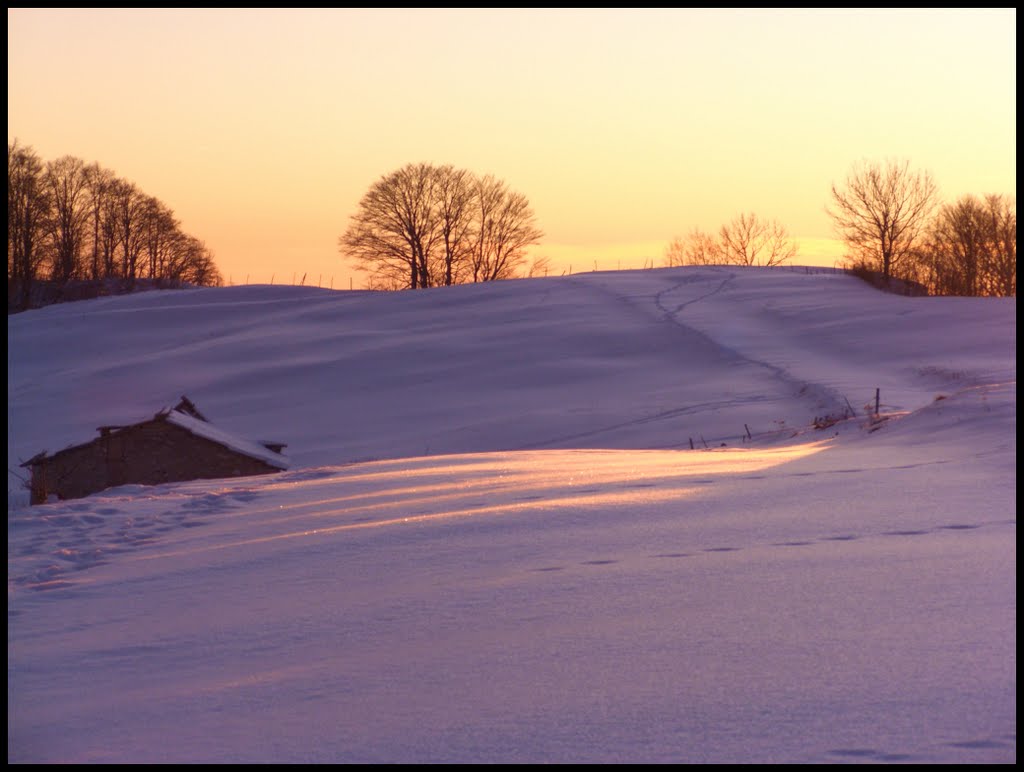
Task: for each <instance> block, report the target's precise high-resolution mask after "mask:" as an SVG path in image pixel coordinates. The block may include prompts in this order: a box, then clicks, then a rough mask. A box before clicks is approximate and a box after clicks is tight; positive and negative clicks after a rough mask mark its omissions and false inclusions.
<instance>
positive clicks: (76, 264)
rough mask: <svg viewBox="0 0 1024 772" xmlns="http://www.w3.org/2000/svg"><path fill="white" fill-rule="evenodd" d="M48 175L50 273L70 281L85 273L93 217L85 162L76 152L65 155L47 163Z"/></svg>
mask: <svg viewBox="0 0 1024 772" xmlns="http://www.w3.org/2000/svg"><path fill="white" fill-rule="evenodd" d="M45 179H46V187H47V191H48V193H49V198H50V207H51V208H50V216H49V217H48V218H47V235H48V237H49V242H50V256H51V261H52V268H51V271H50V276H51V278H52V279H53V280H55V281H58V282H66V281H69V280H70V279H74V278H79V277H80V276H81V274H82V264H81V251H82V246H83V244H84V242H85V238H86V235H87V230H86V227H87V224H88V217H89V212H88V208H87V207H88V190H87V179H86V173H85V164H84V163H83V162H82V160H81V159H79V158H75V157H74V156H70V155H66V156H62V157H61V158H58V159H57V160H56V161H50V162H48V163H47V164H46V174H45Z"/></svg>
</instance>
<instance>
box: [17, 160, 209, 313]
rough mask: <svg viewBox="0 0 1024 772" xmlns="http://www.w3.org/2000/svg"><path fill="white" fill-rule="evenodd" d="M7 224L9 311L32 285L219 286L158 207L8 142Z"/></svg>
mask: <svg viewBox="0 0 1024 772" xmlns="http://www.w3.org/2000/svg"><path fill="white" fill-rule="evenodd" d="M7 222H8V227H7V277H8V289H9V293H8V294H9V306H10V305H11V302H12V301H13V302H14V305H16V306H18V307H21V308H28V307H29V306H30V304H31V302H32V292H33V287H32V285H33V284H34V283H35V282H37V281H39V280H50V281H53V282H57V283H60V284H64V283H66V282H68V281H70V280H74V279H93V280H98V279H109V278H120V279H126V280H128V282H133V281H134V280H135V279H137V278H150V279H157V280H160V279H175V280H181V281H185V282H189V283H192V284H220V283H221V282H222V278H221V275H220V273H219V272H218V271H217V268H216V266H215V265H214V262H213V256H212V253H211V252H210V251H209V250H208V249H207V248H206V246H205V245H204V244H203V243H202V242H201V241H199V240H198V239H195V238H193V237H191V236H188V235H186V234H184V233H182V231H181V226H180V224H179V223H178V220H177V219H176V218H175V216H174V212H173V211H172V210H171V209H170V208H169V207H168V206H166V205H165V204H164V203H163V202H161V201H160V200H158V199H157V198H155V197H153V196H149V195H146V194H145V193H143V192H142V191H140V190H139V189H138V188H137V187H136V186H135V185H134V184H133V183H131V182H128V181H126V180H122V179H119V178H118V177H116V176H115V175H114V174H113V173H112V172H110V171H109V170H107V169H104V168H102V167H100V166H99V164H96V163H93V164H88V165H87V164H85V163H84V162H83V161H82V160H81V159H79V158H75V157H74V156H63V157H61V158H58V159H57V160H55V161H50V162H47V163H45V164H44V163H43V162H42V161H41V160H40V159H39V157H38V156H37V155H36V153H35V151H33V150H32V149H31V148H28V147H23V146H21V145H19V144H18V142H17V141H16V140H15V141H12V142H9V143H8V146H7ZM140 260H143V261H144V262H143V263H141V264H140V262H139V261H140ZM12 289H17V291H18V292H19V293H21V294H20V296H19V298H17V299H15V298H14V295H13V294H12V293H11V290H12Z"/></svg>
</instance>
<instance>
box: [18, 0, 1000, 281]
mask: <svg viewBox="0 0 1024 772" xmlns="http://www.w3.org/2000/svg"><path fill="white" fill-rule="evenodd" d="M7 21H8V26H7V39H8V55H7V63H8V71H7V80H8V97H7V109H8V113H7V115H8V117H7V136H8V142H10V141H12V140H15V139H16V140H17V141H18V142H19V143H20V144H22V145H26V146H31V147H32V148H34V149H35V151H36V152H37V153H38V154H39V155H40V157H41V158H43V159H44V160H53V159H56V158H58V157H59V156H62V155H74V156H78V157H79V158H81V159H83V160H85V161H86V162H92V161H96V162H98V163H100V164H101V165H102V166H104V167H106V168H108V169H111V170H112V171H113V172H114V173H116V174H117V175H118V176H120V177H122V178H124V179H127V180H130V181H132V182H134V183H136V184H137V185H138V186H139V187H140V188H141V189H142V190H143V191H144V192H145V193H147V194H149V195H153V196H156V197H157V198H159V199H160V200H161V201H163V202H164V203H165V204H167V205H168V206H169V207H171V208H172V209H173V210H174V212H175V213H176V215H177V216H178V218H179V219H180V220H181V224H182V229H183V230H184V231H185V232H187V233H189V234H191V235H193V236H196V237H198V238H200V239H202V240H203V241H204V242H206V244H207V246H208V247H209V248H210V249H211V250H212V252H213V254H214V259H215V262H216V264H217V266H218V268H219V269H220V271H221V273H222V274H223V276H224V279H225V281H226V282H230V283H234V284H244V283H269V282H270V281H271V280H274V281H275V282H276V283H291V282H292V281H293V280H294V282H295V283H298V281H299V280H300V277H302V276H303V275H305V276H306V283H307V284H320V285H321V286H325V287H326V286H333V287H334V288H335V289H347V288H348V287H349V286H355V287H356V288H358V287H360V286H361V282H362V280H363V277H362V275H361V274H358V273H355V272H353V271H352V269H351V266H350V265H348V264H347V263H346V262H345V261H344V259H343V258H342V257H341V255H340V254H339V252H338V246H337V245H338V237H339V236H340V235H341V234H342V233H343V232H344V230H345V228H346V227H347V225H348V222H349V218H350V216H351V215H352V214H353V213H354V212H355V211H356V207H357V205H358V202H359V199H360V198H361V196H362V195H363V194H364V193H365V192H366V190H367V189H368V188H369V186H370V185H372V184H373V182H374V181H375V180H377V179H378V178H379V177H380V176H382V175H384V174H387V173H388V172H391V171H393V170H395V169H397V168H399V167H401V166H403V165H405V164H407V163H411V162H429V163H435V164H452V165H454V166H456V167H459V168H465V169H468V170H470V171H473V172H475V173H478V174H481V175H483V174H488V173H490V174H493V175H495V176H496V177H498V178H500V179H503V180H505V181H506V182H507V183H508V185H509V186H510V187H511V188H512V189H514V190H517V191H519V192H521V193H523V194H525V195H526V196H527V198H528V199H529V200H530V202H531V204H532V205H533V208H534V211H535V213H536V215H537V221H538V224H539V226H540V227H541V228H542V229H543V230H544V232H545V237H544V240H543V243H541V244H540V245H538V246H537V247H536V248H535V250H534V252H533V254H534V255H537V256H547V257H548V258H550V259H551V261H552V267H553V270H555V271H557V272H559V273H561V272H562V271H564V270H569V269H570V268H571V270H572V271H573V272H579V271H582V270H593V269H594V268H598V269H601V270H606V269H615V268H634V267H641V266H642V265H645V264H650V263H651V262H652V261H653V262H654V263H655V264H661V262H662V260H663V252H664V248H665V246H666V244H667V243H668V241H669V240H670V239H671V238H672V237H673V236H676V235H683V234H685V233H686V232H688V231H689V230H691V229H693V228H701V229H703V230H708V231H715V230H717V229H718V227H719V226H720V225H722V224H723V223H725V222H727V221H729V220H731V219H732V218H733V217H735V216H736V215H737V214H739V213H740V212H754V213H756V214H757V215H759V216H761V217H763V218H767V219H776V220H778V221H779V222H780V223H781V224H783V225H784V226H785V227H786V228H787V229H788V230H789V232H790V234H791V235H793V237H794V238H795V240H796V241H798V242H799V244H800V255H799V257H798V259H797V262H800V263H811V264H826V265H832V264H833V263H834V262H835V260H836V259H837V257H838V256H839V255H840V253H841V250H840V248H839V247H838V246H837V245H836V244H835V243H834V242H832V241H831V239H832V238H833V236H834V233H833V230H832V226H831V221H830V220H829V218H828V216H827V215H826V214H825V211H824V207H825V205H826V204H827V202H828V195H829V189H830V186H831V184H832V183H833V182H842V180H843V179H844V178H845V177H846V174H847V173H848V172H849V170H850V167H851V166H852V164H853V163H855V162H858V161H861V160H864V159H867V160H884V159H886V158H894V159H900V160H907V161H909V162H910V164H911V166H912V167H913V168H914V169H916V170H926V171H929V172H931V173H932V175H933V176H934V178H935V180H936V182H937V183H938V185H939V187H940V189H941V191H942V195H943V198H944V200H953V199H955V198H957V197H959V196H961V195H963V194H966V193H975V194H984V193H1003V194H1008V195H1012V196H1016V166H1017V157H1016V133H1017V119H1016V110H1017V99H1016V93H1017V83H1016V75H1015V70H1016V44H1017V43H1016V10H1015V9H1012V8H1007V9H988V10H984V9H983V10H938V9H924V10H881V9H871V10H863V9H848V10H792V9H786V10H739V9H734V10H694V9H650V10H623V9H607V10H605V9H599V10H594V9H589V10H588V9H581V10H566V9H506V10H494V9H467V10H458V9H414V10H411V9H298V10H293V9H287V10H285V9H239V10H224V9H220V10H217V9H127V10H112V9H85V10H77V9H76V10H68V9H8V11H7Z"/></svg>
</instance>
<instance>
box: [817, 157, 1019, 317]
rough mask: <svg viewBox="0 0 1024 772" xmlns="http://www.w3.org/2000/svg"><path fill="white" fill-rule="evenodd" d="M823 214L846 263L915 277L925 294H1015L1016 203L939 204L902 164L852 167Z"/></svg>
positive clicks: (919, 176)
mask: <svg viewBox="0 0 1024 772" xmlns="http://www.w3.org/2000/svg"><path fill="white" fill-rule="evenodd" d="M831 193H832V195H831V204H830V206H828V207H826V211H827V212H828V214H829V216H830V217H831V218H832V221H833V223H834V224H835V227H836V231H837V232H838V233H839V235H840V237H841V238H842V239H843V242H844V243H845V244H846V247H847V254H846V258H845V259H846V262H847V265H848V266H850V267H852V268H855V269H867V270H872V271H876V272H878V273H880V274H881V275H882V276H883V278H884V279H885V280H886V281H887V280H889V279H890V278H893V279H902V280H909V281H914V282H917V283H918V284H921V285H923V286H924V287H925V288H926V289H927V291H928V292H929V294H933V295H968V296H992V297H1010V296H1013V297H1015V296H1016V295H1017V202H1016V200H1015V199H1013V198H1012V197H1010V196H1006V195H1002V194H988V195H984V196H977V195H972V194H968V195H964V196H961V197H960V198H959V199H957V200H956V201H954V202H953V203H943V202H942V201H941V199H940V196H939V189H938V186H937V185H936V183H935V181H934V180H933V179H932V176H931V174H930V173H929V172H927V171H914V170H912V169H911V168H910V164H909V163H908V162H907V161H892V160H890V161H886V162H884V163H879V162H861V163H858V164H855V165H854V166H853V168H852V170H851V171H850V173H849V174H848V175H847V177H846V180H845V181H844V182H843V183H842V184H840V185H836V184H833V185H832V191H831Z"/></svg>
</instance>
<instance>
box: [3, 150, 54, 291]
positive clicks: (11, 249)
mask: <svg viewBox="0 0 1024 772" xmlns="http://www.w3.org/2000/svg"><path fill="white" fill-rule="evenodd" d="M44 174H45V168H44V166H43V162H42V161H41V160H40V159H39V156H38V155H37V154H36V152H35V151H34V150H33V149H32V148H31V147H22V146H20V145H19V144H18V141H17V140H14V141H13V142H9V143H8V144H7V277H8V280H10V281H13V282H14V283H15V284H16V286H17V287H18V289H19V291H20V293H21V297H20V299H19V301H18V304H19V306H20V307H21V308H28V306H29V301H30V298H31V292H32V284H33V283H34V282H35V281H36V279H37V277H38V273H39V268H40V266H41V265H42V263H43V251H42V242H43V238H44V234H45V228H46V222H47V217H48V216H49V212H50V200H49V197H48V191H47V188H46V182H45V179H44Z"/></svg>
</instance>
